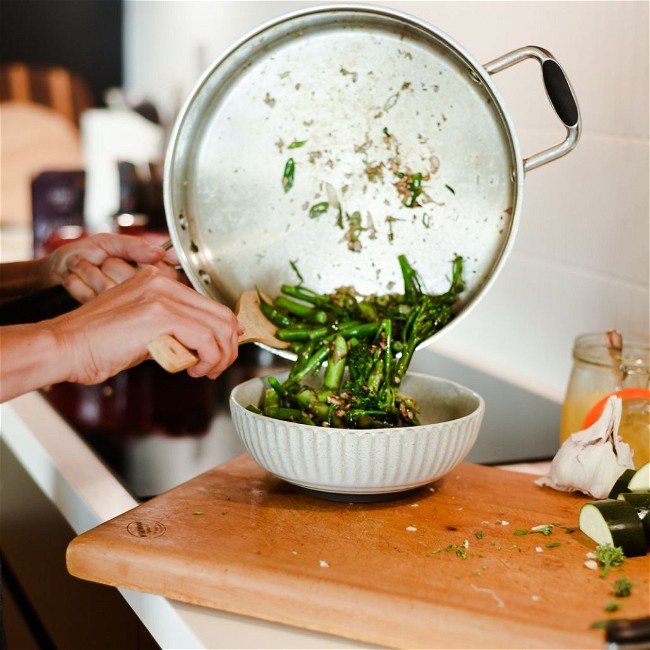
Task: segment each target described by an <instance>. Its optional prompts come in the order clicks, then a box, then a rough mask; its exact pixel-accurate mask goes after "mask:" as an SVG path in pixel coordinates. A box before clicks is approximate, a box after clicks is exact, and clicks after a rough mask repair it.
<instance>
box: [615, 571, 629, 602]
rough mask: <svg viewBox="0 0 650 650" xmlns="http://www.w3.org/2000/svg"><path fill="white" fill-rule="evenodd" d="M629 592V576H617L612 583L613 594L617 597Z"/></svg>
mask: <svg viewBox="0 0 650 650" xmlns="http://www.w3.org/2000/svg"><path fill="white" fill-rule="evenodd" d="M631 593H632V583H631V582H630V579H629V578H626V577H625V576H624V577H622V578H619V579H618V580H617V581H616V582H615V583H614V595H615V596H617V597H618V598H626V597H627V596H629V595H630V594H631Z"/></svg>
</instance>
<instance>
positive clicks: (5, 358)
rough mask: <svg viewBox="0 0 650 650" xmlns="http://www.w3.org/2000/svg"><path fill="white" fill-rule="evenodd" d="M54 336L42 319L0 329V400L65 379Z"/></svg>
mask: <svg viewBox="0 0 650 650" xmlns="http://www.w3.org/2000/svg"><path fill="white" fill-rule="evenodd" d="M60 355H61V351H60V349H59V346H58V344H57V338H56V336H55V334H54V333H53V331H52V330H51V329H50V328H49V327H48V326H47V324H46V323H38V324H34V325H31V324H30V325H12V326H8V327H3V328H1V329H0V364H2V375H1V376H2V380H1V381H0V402H5V401H6V400H9V399H12V398H14V397H17V396H18V395H21V394H22V393H27V392H29V391H32V390H37V389H39V388H44V387H45V386H49V385H50V384H55V383H58V382H61V381H65V380H66V378H67V377H66V376H65V372H66V368H67V364H66V363H64V362H62V360H61V359H60Z"/></svg>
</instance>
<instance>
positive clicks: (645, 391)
mask: <svg viewBox="0 0 650 650" xmlns="http://www.w3.org/2000/svg"><path fill="white" fill-rule="evenodd" d="M613 393H615V394H618V395H619V396H620V397H621V398H622V400H623V402H622V408H623V411H622V416H621V424H620V427H619V431H618V433H619V435H620V436H621V437H622V438H623V440H624V441H625V442H627V443H628V444H629V445H630V447H631V448H632V449H633V451H634V457H633V461H634V465H635V467H637V468H638V467H640V466H641V465H642V464H643V463H646V462H648V459H649V452H648V447H649V442H650V345H649V343H648V341H642V340H639V339H633V338H626V337H623V336H622V335H621V334H620V333H619V332H617V331H615V330H610V331H608V332H596V333H589V334H582V335H580V336H578V337H577V338H576V339H575V342H574V345H573V367H572V369H571V375H570V377H569V383H568V386H567V391H566V396H565V400H564V405H563V408H562V421H561V425H560V444H562V443H563V442H564V441H565V440H566V439H567V438H568V437H569V436H570V435H571V434H572V433H575V432H577V431H580V430H582V429H584V428H586V427H587V426H588V425H589V424H590V423H591V422H593V421H595V420H596V419H597V417H598V415H599V414H600V412H602V407H603V405H604V401H605V400H606V399H607V397H608V396H609V395H611V394H613Z"/></svg>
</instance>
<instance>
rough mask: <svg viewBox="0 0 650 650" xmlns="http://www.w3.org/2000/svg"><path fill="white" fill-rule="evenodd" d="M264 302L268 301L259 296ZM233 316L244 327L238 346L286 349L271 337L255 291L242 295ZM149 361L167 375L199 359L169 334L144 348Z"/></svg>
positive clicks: (272, 327)
mask: <svg viewBox="0 0 650 650" xmlns="http://www.w3.org/2000/svg"><path fill="white" fill-rule="evenodd" d="M262 298H264V300H268V298H267V297H266V296H265V295H264V294H262ZM235 315H236V316H237V318H238V320H239V322H240V323H241V324H242V326H243V327H244V333H243V334H242V335H241V336H240V337H239V344H240V345H241V344H242V343H262V344H264V345H268V346H269V347H272V348H277V349H286V348H288V347H289V343H287V342H286V341H281V340H280V339H278V338H276V337H275V330H276V329H277V328H276V326H275V325H274V324H273V323H272V322H271V321H270V320H268V319H267V318H266V316H264V314H263V313H262V311H261V310H260V300H259V297H258V295H257V291H244V292H243V293H242V294H241V296H240V297H239V300H238V301H237V305H236V306H235ZM147 347H148V349H149V352H150V354H151V356H152V358H153V359H154V360H155V361H156V362H158V364H159V365H160V366H162V367H163V368H164V369H165V370H167V372H180V371H181V370H187V368H191V367H192V366H193V365H195V364H197V363H198V361H199V358H198V357H197V356H196V354H194V352H192V351H191V350H189V349H188V348H186V347H185V346H184V345H183V344H182V343H181V342H180V341H179V340H178V339H176V338H175V337H174V336H172V335H171V334H162V335H161V336H157V337H156V338H155V339H153V341H151V343H149V345H148V346H147Z"/></svg>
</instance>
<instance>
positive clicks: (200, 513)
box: [192, 510, 203, 517]
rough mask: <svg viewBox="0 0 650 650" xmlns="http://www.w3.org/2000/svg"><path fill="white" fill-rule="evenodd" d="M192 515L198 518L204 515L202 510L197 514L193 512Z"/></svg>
mask: <svg viewBox="0 0 650 650" xmlns="http://www.w3.org/2000/svg"><path fill="white" fill-rule="evenodd" d="M192 514H193V515H196V516H197V517H200V516H201V515H202V514H203V513H202V512H201V511H200V510H197V511H196V512H193V513H192Z"/></svg>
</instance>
